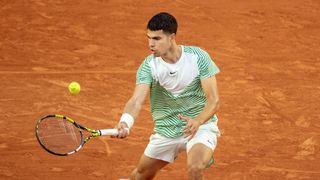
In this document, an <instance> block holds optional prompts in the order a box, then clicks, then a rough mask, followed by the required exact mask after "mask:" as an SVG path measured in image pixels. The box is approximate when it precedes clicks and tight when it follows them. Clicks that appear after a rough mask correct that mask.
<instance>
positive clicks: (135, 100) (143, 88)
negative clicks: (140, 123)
mask: <svg viewBox="0 0 320 180" xmlns="http://www.w3.org/2000/svg"><path fill="white" fill-rule="evenodd" d="M149 91H150V85H148V84H138V85H136V87H135V90H134V93H133V95H132V97H131V98H130V99H129V101H128V102H127V103H126V105H125V107H124V110H123V113H129V114H130V115H131V116H133V118H134V119H136V118H137V117H138V115H139V113H140V110H141V106H142V104H143V102H144V100H145V98H146V96H147V94H148V93H149Z"/></svg>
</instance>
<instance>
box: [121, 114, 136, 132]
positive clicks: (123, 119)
mask: <svg viewBox="0 0 320 180" xmlns="http://www.w3.org/2000/svg"><path fill="white" fill-rule="evenodd" d="M120 123H125V124H126V125H127V127H128V128H129V129H130V128H131V127H132V126H133V124H134V118H133V116H131V115H130V114H129V113H123V114H122V116H121V118H120Z"/></svg>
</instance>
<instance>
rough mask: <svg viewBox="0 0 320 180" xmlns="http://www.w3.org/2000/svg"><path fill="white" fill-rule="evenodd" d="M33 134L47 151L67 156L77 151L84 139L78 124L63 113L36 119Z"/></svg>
mask: <svg viewBox="0 0 320 180" xmlns="http://www.w3.org/2000/svg"><path fill="white" fill-rule="evenodd" d="M35 134H36V137H37V140H38V142H39V144H40V145H41V147H42V148H43V149H45V150H46V151H47V152H49V153H51V154H54V155H58V156H67V155H70V154H73V153H75V152H77V151H79V150H80V149H81V148H82V147H83V144H84V143H85V140H84V138H83V133H82V131H81V128H80V126H79V125H78V124H77V123H76V122H74V121H73V120H72V119H71V118H68V117H66V116H63V115H56V114H53V115H46V116H44V117H42V118H40V119H39V120H38V121H37V124H36V127H35Z"/></svg>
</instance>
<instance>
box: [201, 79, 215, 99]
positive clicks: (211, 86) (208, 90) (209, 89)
mask: <svg viewBox="0 0 320 180" xmlns="http://www.w3.org/2000/svg"><path fill="white" fill-rule="evenodd" d="M201 86H202V89H203V91H204V93H205V95H206V98H207V100H212V101H214V102H218V101H219V94H218V87H217V80H216V77H215V76H211V77H208V78H204V79H202V80H201Z"/></svg>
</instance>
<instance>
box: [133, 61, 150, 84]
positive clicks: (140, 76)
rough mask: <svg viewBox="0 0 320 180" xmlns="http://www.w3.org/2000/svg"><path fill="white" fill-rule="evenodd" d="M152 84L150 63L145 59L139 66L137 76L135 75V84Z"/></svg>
mask: <svg viewBox="0 0 320 180" xmlns="http://www.w3.org/2000/svg"><path fill="white" fill-rule="evenodd" d="M151 83H152V74H151V67H150V61H149V60H148V59H145V60H144V61H143V63H142V64H141V65H140V67H139V69H138V71H137V75H136V84H151Z"/></svg>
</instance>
